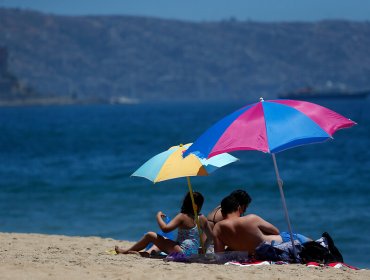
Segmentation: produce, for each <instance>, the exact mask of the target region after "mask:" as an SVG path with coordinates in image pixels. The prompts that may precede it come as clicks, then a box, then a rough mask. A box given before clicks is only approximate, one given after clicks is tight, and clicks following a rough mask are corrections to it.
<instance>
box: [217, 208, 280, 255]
mask: <svg viewBox="0 0 370 280" xmlns="http://www.w3.org/2000/svg"><path fill="white" fill-rule="evenodd" d="M213 233H214V236H215V240H214V241H215V242H214V243H215V252H223V251H224V250H225V246H227V247H228V249H230V250H233V251H248V252H249V253H253V252H254V251H255V249H256V247H257V246H258V245H259V244H260V243H261V242H263V241H269V242H271V241H272V240H275V241H277V242H281V241H282V239H281V237H280V235H279V230H278V229H277V228H276V227H275V226H273V225H272V224H270V223H268V222H266V221H265V220H263V219H262V218H261V217H259V216H257V215H253V214H250V215H247V216H245V217H235V216H232V217H229V218H226V219H225V220H223V221H220V222H219V223H217V224H216V225H215V227H214V229H213Z"/></svg>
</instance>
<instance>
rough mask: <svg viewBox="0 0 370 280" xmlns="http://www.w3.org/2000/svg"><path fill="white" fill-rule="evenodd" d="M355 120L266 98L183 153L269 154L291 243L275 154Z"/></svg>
mask: <svg viewBox="0 0 370 280" xmlns="http://www.w3.org/2000/svg"><path fill="white" fill-rule="evenodd" d="M354 124H355V122H353V121H351V120H349V119H347V118H345V117H343V116H342V115H340V114H338V113H336V112H334V111H332V110H329V109H328V108H325V107H322V106H320V105H317V104H314V103H310V102H305V101H298V100H284V99H281V100H266V101H264V100H263V98H260V102H257V103H254V104H250V105H247V106H245V107H243V108H241V109H239V110H237V111H235V112H234V113H232V114H230V115H228V116H226V117H225V118H223V119H221V120H220V121H218V122H217V123H216V124H214V125H213V126H212V127H210V128H209V129H208V130H207V131H205V132H204V133H203V134H202V135H201V136H200V137H199V138H198V139H197V140H196V141H195V142H194V143H193V145H192V146H191V147H189V149H188V150H187V151H185V152H184V156H185V157H186V156H188V155H190V154H196V155H198V156H200V157H204V158H212V157H213V156H216V155H218V154H221V153H225V152H232V151H237V150H257V151H262V152H265V153H270V154H271V155H272V159H273V162H274V167H275V173H276V179H277V183H278V186H279V191H280V196H281V200H282V204H283V208H284V213H285V219H286V222H287V224H288V229H289V232H290V237H291V241H292V245H293V252H294V254H296V253H295V247H294V242H293V234H292V229H291V225H290V220H289V214H288V210H287V206H286V202H285V197H284V192H283V181H282V180H281V178H280V175H279V170H278V166H277V163H276V157H275V154H276V153H278V152H281V151H284V150H286V149H290V148H293V147H297V146H301V145H306V144H313V143H321V142H324V141H326V140H328V139H332V138H333V137H332V135H333V134H334V133H335V132H336V131H337V130H339V129H342V128H348V127H351V126H353V125H354Z"/></svg>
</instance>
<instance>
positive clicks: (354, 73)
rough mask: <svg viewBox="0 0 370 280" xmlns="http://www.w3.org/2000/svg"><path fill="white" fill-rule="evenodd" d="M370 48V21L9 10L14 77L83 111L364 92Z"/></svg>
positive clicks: (1, 21) (3, 14)
mask: <svg viewBox="0 0 370 280" xmlns="http://www.w3.org/2000/svg"><path fill="white" fill-rule="evenodd" d="M369 46H370V22H347V21H322V22H317V23H300V22H294V23H293V22H292V23H284V22H282V23H261V22H250V21H244V22H240V21H235V20H228V21H222V22H203V23H193V22H184V21H174V20H162V19H156V18H144V17H129V16H81V17H71V16H56V15H50V14H42V13H38V12H33V11H25V10H18V9H0V47H5V48H7V50H8V53H9V61H8V68H9V71H10V72H11V73H13V74H14V75H16V76H17V78H18V79H19V80H20V81H21V82H22V83H24V84H26V85H28V86H30V87H32V88H34V89H35V90H37V91H38V92H40V93H41V94H43V95H47V96H48V95H50V96H57V97H70V98H71V99H73V100H75V101H76V102H78V101H83V100H94V101H97V102H99V101H101V102H105V101H107V100H109V99H111V98H118V97H122V96H123V97H127V98H137V99H140V100H173V99H208V98H212V99H214V100H216V99H230V98H232V99H239V98H241V99H251V98H257V97H259V96H261V95H262V96H264V97H266V98H268V97H274V96H276V95H277V94H278V93H281V92H284V91H288V90H291V89H294V88H297V87H302V86H306V85H322V84H324V83H325V82H326V81H328V80H330V81H333V82H334V83H342V84H345V85H347V87H349V88H351V89H364V88H369V87H370V79H369V77H370V48H369ZM2 96H3V95H2Z"/></svg>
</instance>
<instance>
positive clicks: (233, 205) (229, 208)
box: [221, 195, 242, 218]
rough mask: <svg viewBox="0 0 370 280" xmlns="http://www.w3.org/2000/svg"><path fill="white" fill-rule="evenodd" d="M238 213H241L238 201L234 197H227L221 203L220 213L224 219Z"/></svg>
mask: <svg viewBox="0 0 370 280" xmlns="http://www.w3.org/2000/svg"><path fill="white" fill-rule="evenodd" d="M236 211H239V214H241V213H242V209H241V207H240V204H239V201H238V200H237V199H236V197H235V196H234V195H228V196H227V197H225V198H224V199H223V200H222V201H221V213H222V216H223V217H224V218H225V217H226V216H227V215H228V214H231V213H234V212H236Z"/></svg>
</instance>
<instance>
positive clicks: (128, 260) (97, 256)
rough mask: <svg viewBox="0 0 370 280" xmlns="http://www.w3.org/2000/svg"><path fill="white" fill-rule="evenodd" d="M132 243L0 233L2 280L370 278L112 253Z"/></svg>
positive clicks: (343, 271)
mask: <svg viewBox="0 0 370 280" xmlns="http://www.w3.org/2000/svg"><path fill="white" fill-rule="evenodd" d="M130 244H132V242H128V241H118V240H114V239H111V238H101V237H95V236H92V237H70V236H64V235H45V234H24V233H0V248H1V249H0V252H1V254H0V259H1V261H0V274H1V276H2V277H1V278H2V279H12V280H14V279H38V280H43V279H103V278H104V279H146V278H148V277H150V278H151V279H168V278H169V277H171V278H172V279H216V278H217V279H242V278H245V277H248V279H252V280H253V279H256V280H260V279H309V280H310V279H311V280H312V279H319V278H320V279H333V280H334V279H335V280H342V279H343V280H344V279H370V270H369V269H361V270H352V269H349V268H331V267H307V266H305V265H299V264H290V265H268V266H253V267H239V266H230V265H229V266H225V265H216V264H197V263H191V264H189V263H176V262H164V261H163V260H161V259H148V258H142V257H139V256H137V255H112V254H109V253H107V250H111V249H113V248H114V246H115V245H119V246H122V247H126V246H129V245H130Z"/></svg>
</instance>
